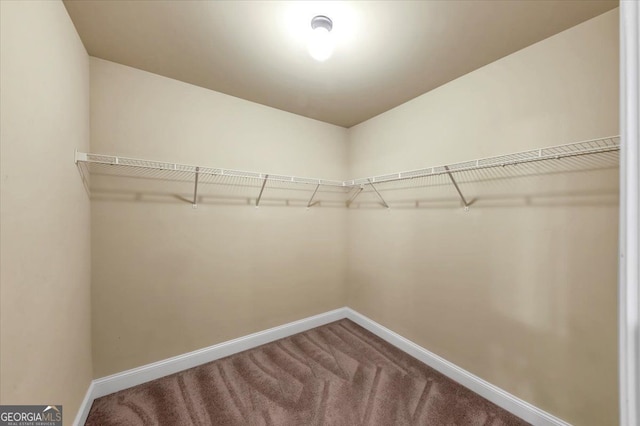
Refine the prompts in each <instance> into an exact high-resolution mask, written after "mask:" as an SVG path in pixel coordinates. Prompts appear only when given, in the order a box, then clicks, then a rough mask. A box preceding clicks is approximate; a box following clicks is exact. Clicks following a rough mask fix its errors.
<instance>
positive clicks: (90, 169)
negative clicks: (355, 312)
mask: <svg viewBox="0 0 640 426" xmlns="http://www.w3.org/2000/svg"><path fill="white" fill-rule="evenodd" d="M619 149H620V138H619V137H618V136H612V137H606V138H600V139H592V140H588V141H583V142H577V143H570V144H565V145H558V146H552V147H547V148H540V149H533V150H527V151H522V152H517V153H513V154H507V155H500V156H495V157H488V158H483V159H478V160H471V161H464V162H459V163H453V164H448V165H442V166H435V167H427V168H423V169H418V170H410V171H405V172H399V173H389V174H385V175H378V176H371V177H367V178H361V179H353V180H347V181H338V180H329V179H318V178H306V177H296V176H286V175H276V174H268V173H260V172H249V171H241V170H234V169H223V168H211V167H199V166H193V165H185V164H177V163H168V162H161V161H152V160H143V159H135V158H127V157H117V156H111V155H101V154H89V153H77V154H76V163H77V164H78V167H79V168H80V172H81V174H82V176H83V180H84V181H85V185H86V186H87V189H88V190H89V188H90V185H89V184H88V183H89V177H90V176H94V175H95V176H113V177H123V178H137V179H146V180H148V179H151V180H164V181H174V182H187V183H193V182H194V179H195V176H196V173H197V174H198V182H199V183H201V184H214V185H218V186H220V187H222V188H227V189H226V191H227V193H232V192H233V193H236V194H239V193H240V192H242V194H243V195H242V196H245V197H250V196H253V195H255V194H256V193H257V191H260V189H261V187H262V185H263V184H264V186H265V188H266V189H268V190H269V192H271V191H272V190H277V191H282V193H284V192H285V191H286V192H287V193H288V194H295V193H296V192H297V193H298V194H299V195H297V196H294V198H299V199H300V200H302V199H305V197H308V196H309V195H310V193H311V192H313V191H314V190H315V189H316V188H317V194H314V197H315V199H318V200H319V199H321V198H323V197H324V198H325V199H327V200H332V201H334V202H337V201H339V200H342V201H347V199H348V198H350V197H351V195H352V194H353V193H354V191H357V190H359V189H360V188H362V191H363V192H364V193H365V194H366V193H373V192H374V189H373V186H372V185H371V184H372V183H373V184H374V185H375V187H376V188H377V189H378V190H380V191H385V192H387V191H391V192H396V191H401V190H409V189H415V188H417V187H450V186H451V181H450V180H449V177H448V176H447V175H448V174H449V175H451V176H455V180H456V181H457V182H458V183H459V184H466V183H477V182H493V181H501V180H505V179H510V178H516V177H527V176H535V175H542V174H545V175H549V174H554V173H566V172H573V171H587V170H599V169H604V168H612V167H617V166H618V164H619ZM265 181H266V182H265ZM244 190H246V191H244Z"/></svg>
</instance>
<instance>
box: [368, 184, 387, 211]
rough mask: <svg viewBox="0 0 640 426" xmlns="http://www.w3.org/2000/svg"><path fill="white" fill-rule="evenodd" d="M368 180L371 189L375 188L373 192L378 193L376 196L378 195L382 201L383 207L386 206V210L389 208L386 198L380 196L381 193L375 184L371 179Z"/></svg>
mask: <svg viewBox="0 0 640 426" xmlns="http://www.w3.org/2000/svg"><path fill="white" fill-rule="evenodd" d="M367 180H368V181H369V185H371V188H373V190H374V191H376V194H378V198H380V201H381V202H382V205H383V206H385V207H386V208H389V204H387V202H386V201H385V200H384V198H382V195H380V193H379V192H378V190H377V189H376V187H375V186H374V185H373V182H372V181H371V179H367Z"/></svg>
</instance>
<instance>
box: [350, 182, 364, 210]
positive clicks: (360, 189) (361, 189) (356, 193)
mask: <svg viewBox="0 0 640 426" xmlns="http://www.w3.org/2000/svg"><path fill="white" fill-rule="evenodd" d="M363 190H364V185H360V188H358V190H357V191H356V192H355V194H353V195H352V196H351V198H349V201H347V207H349V206H351V204H352V203H353V201H354V200H355V199H356V197H357V196H358V195H360V193H361V192H362V191H363Z"/></svg>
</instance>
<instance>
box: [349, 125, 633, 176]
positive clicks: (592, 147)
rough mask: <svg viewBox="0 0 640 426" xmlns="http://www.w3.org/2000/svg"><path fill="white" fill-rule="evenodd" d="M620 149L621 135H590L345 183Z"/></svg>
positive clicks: (439, 172) (513, 163)
mask: <svg viewBox="0 0 640 426" xmlns="http://www.w3.org/2000/svg"><path fill="white" fill-rule="evenodd" d="M619 149H620V137H619V136H610V137H606V138H599V139H591V140H587V141H582V142H576V143H569V144H565V145H557V146H552V147H548V148H539V149H532V150H529V151H521V152H516V153H513V154H507V155H498V156H495V157H487V158H482V159H478V160H471V161H463V162H460V163H453V164H446V165H442V166H434V167H427V168H424V169H417V170H409V171H405V172H397V173H389V174H386V175H379V176H370V177H365V178H359V179H353V180H348V181H345V184H346V185H347V186H359V185H367V184H370V183H381V182H391V181H398V180H407V179H416V178H422V177H428V176H436V175H442V174H449V173H456V172H464V171H473V170H479V169H486V168H491V167H504V166H509V165H515V164H522V163H530V162H534V161H544V160H557V159H561V158H567V157H574V156H581V155H588V154H597V153H602V152H612V151H618V150H619Z"/></svg>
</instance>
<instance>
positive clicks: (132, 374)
mask: <svg viewBox="0 0 640 426" xmlns="http://www.w3.org/2000/svg"><path fill="white" fill-rule="evenodd" d="M342 318H348V319H350V320H351V321H353V322H355V323H356V324H358V325H360V326H361V327H363V328H365V329H366V330H369V331H370V332H372V333H373V334H375V335H376V336H378V337H380V338H381V339H383V340H385V341H387V342H389V343H390V344H392V345H393V346H395V347H397V348H399V349H400V350H402V351H404V352H406V353H408V354H409V355H411V356H413V357H414V358H416V359H418V360H420V361H422V362H424V363H425V364H427V365H428V366H430V367H431V368H433V369H435V370H437V371H439V372H440V373H442V374H444V375H445V376H447V377H449V378H451V379H453V380H455V381H456V382H458V383H460V384H462V385H463V386H466V387H467V388H469V389H471V390H472V391H474V392H475V393H477V394H478V395H480V396H482V397H484V398H486V399H488V400H489V401H491V402H493V403H494V404H496V405H497V406H499V407H502V408H503V409H505V410H507V411H509V412H511V413H513V414H515V415H516V416H518V417H520V418H521V419H523V420H525V421H527V422H529V423H531V424H533V425H535V426H571V425H570V424H569V423H566V422H564V421H563V420H560V419H559V418H557V417H555V416H553V415H551V414H549V413H547V412H545V411H543V410H541V409H539V408H537V407H535V406H533V405H531V404H529V403H528V402H525V401H523V400H521V399H520V398H517V397H515V396H513V395H511V394H510V393H508V392H506V391H504V390H502V389H500V388H499V387H497V386H494V385H492V384H491V383H488V382H486V381H485V380H482V379H481V378H479V377H477V376H475V375H473V374H471V373H469V372H468V371H466V370H464V369H462V368H460V367H458V366H457V365H455V364H453V363H451V362H449V361H447V360H445V359H444V358H441V357H439V356H438V355H436V354H434V353H432V352H429V351H428V350H426V349H425V348H423V347H421V346H419V345H417V344H415V343H413V342H412V341H410V340H408V339H406V338H404V337H402V336H401V335H399V334H397V333H394V332H393V331H391V330H389V329H388V328H386V327H384V326H382V325H380V324H378V323H377V322H375V321H373V320H372V319H370V318H367V317H366V316H364V315H362V314H360V313H358V312H356V311H354V310H353V309H351V308H347V307H345V308H339V309H335V310H333V311H329V312H325V313H323V314H319V315H315V316H312V317H308V318H305V319H302V320H299V321H294V322H290V323H288V324H285V325H281V326H279V327H273V328H270V329H268V330H264V331H260V332H257V333H253V334H249V335H247V336H244V337H240V338H238V339H233V340H229V341H227V342H223V343H219V344H217V345H213V346H209V347H208V348H204V349H199V350H196V351H193V352H189V353H186V354H183V355H179V356H175V357H173V358H168V359H165V360H162V361H158V362H154V363H151V364H147V365H143V366H141V367H137V368H133V369H131V370H127V371H123V372H122V373H117V374H113V375H111V376H107V377H102V378H100V379H96V380H93V381H92V382H91V384H90V385H89V389H88V390H87V394H86V395H85V398H84V400H83V402H82V405H81V406H80V409H79V411H78V414H77V416H76V419H75V421H74V423H73V424H74V425H76V426H81V425H84V423H85V421H86V419H87V416H88V415H89V410H90V409H91V404H92V403H93V400H94V399H96V398H100V397H102V396H105V395H108V394H111V393H113V392H117V391H120V390H123V389H127V388H130V387H132V386H137V385H140V384H142V383H146V382H149V381H151V380H155V379H159V378H161V377H165V376H168V375H170V374H174V373H177V372H179V371H183V370H187V369H189V368H193V367H197V366H198V365H202V364H206V363H207V362H211V361H215V360H216V359H220V358H224V357H227V356H230V355H233V354H235V353H238V352H242V351H246V350H247V349H252V348H255V347H257V346H260V345H264V344H266V343H270V342H273V341H275V340H278V339H283V338H285V337H289V336H292V335H294V334H297V333H302V332H303V331H307V330H310V329H312V328H315V327H320V326H322V325H325V324H328V323H330V322H333V321H338V320H340V319H342Z"/></svg>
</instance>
